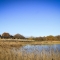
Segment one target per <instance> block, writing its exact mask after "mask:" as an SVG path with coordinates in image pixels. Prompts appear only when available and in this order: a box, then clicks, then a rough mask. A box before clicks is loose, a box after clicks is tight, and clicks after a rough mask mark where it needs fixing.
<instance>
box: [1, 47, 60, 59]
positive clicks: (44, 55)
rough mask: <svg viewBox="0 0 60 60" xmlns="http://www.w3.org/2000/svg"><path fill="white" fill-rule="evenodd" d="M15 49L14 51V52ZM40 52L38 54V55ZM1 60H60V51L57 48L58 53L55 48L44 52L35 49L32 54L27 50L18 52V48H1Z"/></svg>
mask: <svg viewBox="0 0 60 60" xmlns="http://www.w3.org/2000/svg"><path fill="white" fill-rule="evenodd" d="M13 48H15V49H14V50H12V49H13ZM36 52H38V54H36ZM0 60H60V51H59V50H58V48H56V53H55V52H54V49H53V48H49V50H45V49H44V48H43V50H42V51H38V50H37V49H35V50H34V51H33V52H32V53H28V52H26V51H25V50H22V51H18V48H17V47H11V46H8V47H6V46H5V47H4V46H0Z"/></svg>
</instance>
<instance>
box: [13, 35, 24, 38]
mask: <svg viewBox="0 0 60 60" xmlns="http://www.w3.org/2000/svg"><path fill="white" fill-rule="evenodd" d="M15 38H16V39H24V38H25V37H24V36H23V35H21V34H15V35H14V39H15Z"/></svg>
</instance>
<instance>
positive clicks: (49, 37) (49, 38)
mask: <svg viewBox="0 0 60 60" xmlns="http://www.w3.org/2000/svg"><path fill="white" fill-rule="evenodd" d="M54 40H55V38H54V36H52V35H50V36H47V37H46V41H54Z"/></svg>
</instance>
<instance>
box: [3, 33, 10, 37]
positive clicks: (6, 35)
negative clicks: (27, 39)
mask: <svg viewBox="0 0 60 60" xmlns="http://www.w3.org/2000/svg"><path fill="white" fill-rule="evenodd" d="M2 38H10V34H9V33H7V32H4V33H3V34H2Z"/></svg>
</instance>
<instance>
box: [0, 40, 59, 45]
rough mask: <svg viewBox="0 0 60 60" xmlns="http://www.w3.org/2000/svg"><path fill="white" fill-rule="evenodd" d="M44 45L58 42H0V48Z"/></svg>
mask: <svg viewBox="0 0 60 60" xmlns="http://www.w3.org/2000/svg"><path fill="white" fill-rule="evenodd" d="M27 44H31V45H44V44H45V45H46V44H60V41H33V40H26V41H19V40H12V39H11V40H8V41H7V40H0V46H21V45H27Z"/></svg>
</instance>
